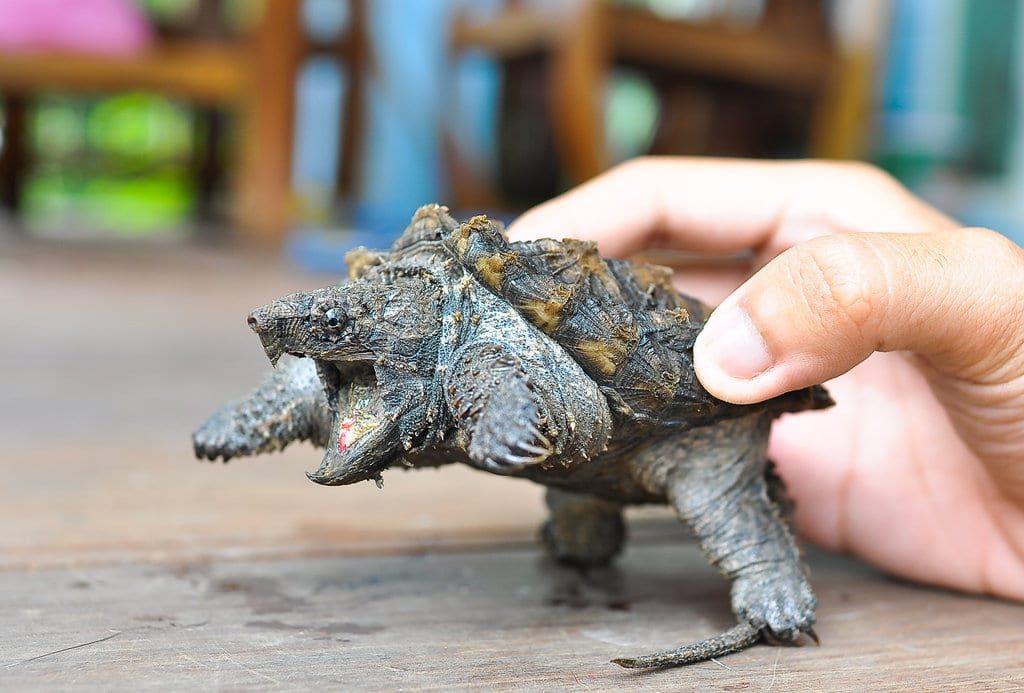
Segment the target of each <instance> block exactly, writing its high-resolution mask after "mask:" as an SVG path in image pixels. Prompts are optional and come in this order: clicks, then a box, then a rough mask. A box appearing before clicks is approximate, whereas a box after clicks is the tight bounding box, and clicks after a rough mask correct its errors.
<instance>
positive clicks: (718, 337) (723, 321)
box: [701, 303, 772, 380]
mask: <svg viewBox="0 0 1024 693" xmlns="http://www.w3.org/2000/svg"><path fill="white" fill-rule="evenodd" d="M701 341H702V342H703V348H704V352H705V356H707V357H708V358H709V360H710V361H711V362H712V363H713V364H714V365H715V366H717V367H718V369H719V370H720V371H722V372H723V373H725V374H726V375H728V376H729V377H731V378H737V379H739V380H749V379H750V378H754V377H756V376H758V375H760V374H761V373H764V372H765V371H766V370H768V369H769V368H771V366H772V357H771V354H770V353H769V352H768V345H767V344H766V343H765V341H764V337H762V336H761V333H760V332H758V331H757V327H756V326H755V325H754V322H753V320H751V319H750V316H749V315H747V313H746V311H744V310H743V309H742V308H740V307H739V306H737V305H736V304H735V303H729V304H727V305H723V306H719V307H718V308H717V309H716V310H715V312H714V313H713V314H712V315H711V318H710V319H709V320H708V324H707V326H706V327H705V328H704V331H703V332H702V333H701Z"/></svg>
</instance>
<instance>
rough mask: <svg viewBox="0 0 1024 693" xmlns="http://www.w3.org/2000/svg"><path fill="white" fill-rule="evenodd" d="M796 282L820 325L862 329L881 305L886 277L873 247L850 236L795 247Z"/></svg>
mask: <svg viewBox="0 0 1024 693" xmlns="http://www.w3.org/2000/svg"><path fill="white" fill-rule="evenodd" d="M795 250H796V251H797V258H796V270H795V271H796V273H797V277H796V279H797V281H798V282H799V284H800V285H801V287H802V288H803V290H804V292H805V297H806V300H807V301H808V303H809V307H810V308H811V310H812V311H814V312H815V313H816V314H817V315H818V317H819V320H821V322H822V324H823V326H826V327H838V328H847V329H853V330H856V331H858V332H864V331H865V330H867V329H869V328H870V327H871V326H872V324H873V323H874V322H876V321H877V320H878V319H879V318H880V315H881V314H882V312H883V311H884V308H885V303H886V296H887V293H888V292H887V291H886V287H887V279H886V271H885V267H884V263H883V262H882V261H881V259H880V258H879V256H878V255H877V254H876V252H875V251H874V249H873V248H872V247H871V246H869V245H868V244H867V243H865V242H863V241H862V240H860V239H858V238H857V237H856V236H853V235H838V236H829V237H825V238H818V239H815V240H813V241H811V242H809V243H806V244H804V245H802V246H797V248H796V249H795Z"/></svg>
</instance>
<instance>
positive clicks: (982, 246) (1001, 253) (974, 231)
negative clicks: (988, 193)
mask: <svg viewBox="0 0 1024 693" xmlns="http://www.w3.org/2000/svg"><path fill="white" fill-rule="evenodd" d="M958 233H959V235H960V236H961V238H963V240H964V242H965V243H966V244H968V245H969V246H970V247H971V248H972V249H973V250H974V252H975V253H976V254H978V256H979V257H981V258H984V259H986V260H987V261H989V262H994V263H1000V264H1001V263H1004V262H1005V263H1007V264H1010V265H1011V266H1015V267H1016V268H1017V269H1018V271H1019V268H1020V267H1022V266H1024V248H1021V247H1020V246H1019V245H1017V244H1016V243H1014V242H1013V241H1011V240H1010V239H1009V238H1007V237H1006V236H1004V235H1003V234H1001V233H998V232H996V231H993V230H992V229H985V228H980V227H975V228H966V229H962V230H961V231H959V232H958Z"/></svg>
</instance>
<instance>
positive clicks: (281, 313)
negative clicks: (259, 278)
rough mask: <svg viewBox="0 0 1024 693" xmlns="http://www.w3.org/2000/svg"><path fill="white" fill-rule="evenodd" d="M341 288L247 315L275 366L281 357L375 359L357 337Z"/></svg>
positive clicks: (287, 299) (284, 301)
mask: <svg viewBox="0 0 1024 693" xmlns="http://www.w3.org/2000/svg"><path fill="white" fill-rule="evenodd" d="M341 292H342V289H341V288H340V287H329V288H327V289H318V290H316V291H309V292H302V293H296V294H291V295H290V296H285V297H284V298H281V299H278V300H277V301H274V302H273V303H268V304H267V305H265V306H262V307H260V308H257V309H256V310H254V311H253V312H252V313H250V314H249V318H248V320H247V322H248V324H249V328H250V329H252V331H253V332H255V333H256V334H257V335H259V338H260V342H261V343H262V344H263V350H264V351H265V352H266V354H267V358H269V359H270V362H271V363H272V364H274V365H277V361H278V360H279V359H280V358H281V355H282V354H291V355H293V356H300V357H301V356H309V357H311V358H314V359H317V360H321V361H365V360H370V359H373V358H375V356H374V354H373V352H372V351H371V350H370V349H368V348H367V347H366V346H365V345H364V344H362V340H361V339H360V338H359V335H358V333H357V329H356V325H355V322H354V320H353V319H352V317H351V315H350V311H349V307H348V305H347V303H346V302H345V301H344V296H343V294H342V293H341Z"/></svg>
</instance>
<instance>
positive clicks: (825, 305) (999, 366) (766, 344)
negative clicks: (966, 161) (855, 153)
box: [694, 229, 1024, 404]
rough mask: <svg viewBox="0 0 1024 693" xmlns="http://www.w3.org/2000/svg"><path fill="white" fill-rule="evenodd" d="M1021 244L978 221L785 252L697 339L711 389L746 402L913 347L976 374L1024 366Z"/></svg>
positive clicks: (960, 373)
mask: <svg viewBox="0 0 1024 693" xmlns="http://www.w3.org/2000/svg"><path fill="white" fill-rule="evenodd" d="M1022 320H1024V251H1022V250H1021V248H1019V247H1018V246H1016V245H1015V244H1013V243H1012V242H1011V241H1009V240H1007V239H1006V238H1004V237H1003V236H1000V235H999V234H997V233H995V232H993V231H987V230H984V229H961V230H957V231H942V232H935V233H923V234H882V233H848V234H841V235H834V236H822V237H819V238H816V239H814V240H811V241H809V242H807V243H804V244H801V245H798V246H795V247H793V248H790V249H789V250H787V251H786V252H784V253H782V254H781V255H779V256H778V257H776V258H775V259H774V260H772V261H771V262H769V263H768V264H767V265H765V267H763V268H762V269H761V270H760V271H758V272H757V273H756V274H755V275H754V276H753V277H751V278H750V279H749V280H747V282H746V283H744V284H743V285H742V286H741V287H740V288H739V289H737V290H736V291H735V292H734V293H733V294H732V295H731V296H729V297H728V298H727V299H726V300H725V301H724V302H723V303H722V305H721V306H719V307H718V308H717V309H716V310H715V311H714V313H713V314H712V315H711V317H710V319H709V320H708V323H707V325H706V326H705V327H704V330H703V331H702V332H701V334H700V335H699V337H698V338H697V341H696V343H695V345H694V367H695V369H696V372H697V377H698V378H699V379H700V381H701V383H702V384H703V385H704V387H706V388H707V389H708V391H709V392H711V393H712V394H713V395H715V396H717V397H719V398H721V399H724V400H728V401H730V402H736V403H741V404H749V403H752V402H757V401H761V400H764V399H768V398H770V397H774V396H776V395H779V394H782V393H783V392H787V391H790V390H794V389H797V388H801V387H806V386H808V385H812V384H814V383H820V382H823V381H825V380H828V379H830V378H834V377H836V376H838V375H841V374H843V373H845V372H846V371H848V370H850V369H851V368H853V367H854V366H856V365H857V364H858V363H860V362H861V361H863V360H864V359H866V358H867V357H868V356H870V355H871V353H872V352H874V351H895V350H908V351H913V352H916V353H917V354H919V355H921V356H923V357H924V358H925V360H926V361H928V362H929V363H930V364H931V366H932V367H934V368H935V369H936V370H937V371H939V373H941V374H943V375H947V376H952V377H957V378H964V379H968V380H970V381H971V382H979V383H998V382H1008V381H1009V380H1011V379H1013V378H1014V377H1019V376H1020V375H1021V374H1024V364H1022V363H1021V362H1020V361H1021V359H1022V356H1021V354H1019V353H1018V352H1019V351H1020V350H1019V348H1018V347H1019V346H1020V344H1021V341H1022V340H1021V335H1022V332H1024V325H1022Z"/></svg>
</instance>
